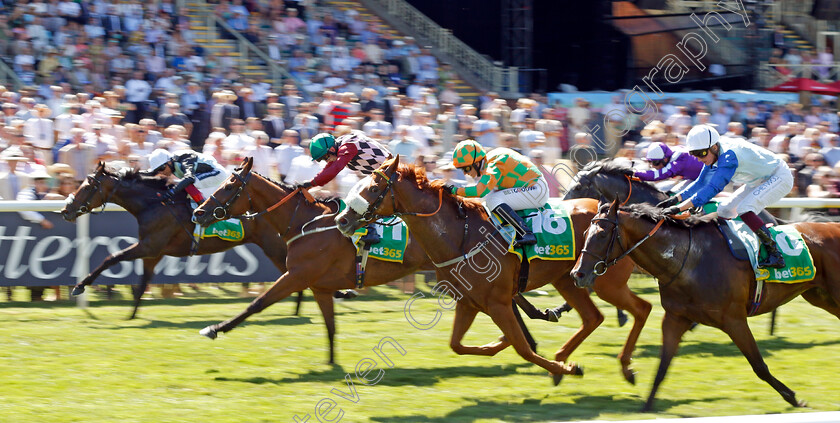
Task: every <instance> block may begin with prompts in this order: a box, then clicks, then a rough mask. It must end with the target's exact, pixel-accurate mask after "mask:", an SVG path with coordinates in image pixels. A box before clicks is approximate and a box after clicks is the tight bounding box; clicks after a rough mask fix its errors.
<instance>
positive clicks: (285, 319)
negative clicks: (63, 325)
mask: <svg viewBox="0 0 840 423" xmlns="http://www.w3.org/2000/svg"><path fill="white" fill-rule="evenodd" d="M135 321H136V322H138V323H141V322H142V324H138V325H132V326H109V327H101V326H95V325H94V326H92V327H93V328H95V329H107V330H122V329H151V328H174V329H203V328H204V327H206V326H208V325H212V324H216V323H219V321H220V320H212V321H211V320H196V321H189V322H167V321H164V320H148V319H147V320H146V321H145V322H144V321H143V319H142V318H139V319H137V320H135ZM308 323H312V318H310V317H302V316H281V317H277V318H273V319H267V320H246V321H245V323H242V324H241V325H240V326H238V328H243V327H246V326H249V325H254V326H275V325H276V326H290V325H302V324H308Z"/></svg>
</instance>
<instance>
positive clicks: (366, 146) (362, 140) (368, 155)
mask: <svg viewBox="0 0 840 423" xmlns="http://www.w3.org/2000/svg"><path fill="white" fill-rule="evenodd" d="M309 153H310V155H312V160H315V161H322V160H323V161H326V162H327V165H326V166H325V167H324V169H323V170H321V172H320V173H318V174H317V175H315V177H314V178H312V180H311V181H308V182H303V183H301V184H298V186H299V187H301V188H303V189H307V188H310V187H319V186H324V185H326V184H327V183H329V182H330V181H332V180H333V179H334V178H335V177H336V175H338V172H341V171H342V170H343V169H344V168H345V167H347V168H348V169H350V170H355V171H358V172H360V173H361V174H363V175H370V174H371V173H373V171H374V170H376V169H378V168H379V167H380V166H382V163H385V160H388V159H390V158H391V152H390V151H388V149H387V148H386V147H385V146H383V145H382V144H380V143H379V142H378V141H376V140H374V139H372V138H370V137H368V136H367V135H365V133H364V132H362V131H351V132H350V133H349V134H346V135H342V136H340V137H338V139H335V137H333V136H332V135H330V134H328V133H321V134H318V135H316V136H314V137H313V138H312V140H311V141H310V143H309ZM367 229H368V231H367V234H366V235H365V236H364V237H363V238H362V239H361V240H362V242H365V243H366V244H375V243H377V242H379V234H378V233H377V232H376V230H375V229H374V227H373V223H371V224H369V225H368V226H367Z"/></svg>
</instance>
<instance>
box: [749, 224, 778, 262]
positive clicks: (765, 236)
mask: <svg viewBox="0 0 840 423" xmlns="http://www.w3.org/2000/svg"><path fill="white" fill-rule="evenodd" d="M755 234H756V235H758V239H759V241H761V244H762V245H764V248H766V249H767V258H766V259H764V260H760V261H759V262H758V267H760V268H762V269H764V268H768V267H773V268H776V269H782V268H784V267H785V258H784V257H782V253H780V252H779V247H778V245H776V241H774V240H773V237H772V236H770V230H769V229H767V228H764V227H763V228H761V230H760V231H758V232H756V233H755Z"/></svg>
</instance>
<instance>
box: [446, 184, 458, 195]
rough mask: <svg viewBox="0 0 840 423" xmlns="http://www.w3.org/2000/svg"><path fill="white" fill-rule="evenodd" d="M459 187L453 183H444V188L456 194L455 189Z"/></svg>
mask: <svg viewBox="0 0 840 423" xmlns="http://www.w3.org/2000/svg"><path fill="white" fill-rule="evenodd" d="M456 189H458V187H456V186H455V185H452V184H443V190H444V191H445V192H448V193H450V194H455V190H456Z"/></svg>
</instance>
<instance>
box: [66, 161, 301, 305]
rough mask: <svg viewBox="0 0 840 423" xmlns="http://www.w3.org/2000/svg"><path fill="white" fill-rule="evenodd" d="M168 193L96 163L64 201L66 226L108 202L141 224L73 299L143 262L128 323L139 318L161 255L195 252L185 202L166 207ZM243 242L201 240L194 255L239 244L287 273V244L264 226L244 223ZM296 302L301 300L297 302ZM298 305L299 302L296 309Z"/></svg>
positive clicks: (162, 183) (158, 184) (160, 182)
mask: <svg viewBox="0 0 840 423" xmlns="http://www.w3.org/2000/svg"><path fill="white" fill-rule="evenodd" d="M165 190H166V180H164V179H159V178H152V177H148V176H144V175H142V174H141V173H139V172H134V171H129V172H122V173H115V172H113V171H110V170H108V169H106V167H105V164H104V163H101V162H100V163H99V165H98V166H97V168H96V171H95V172H93V173H92V174H90V175H89V176H88V177H87V178H86V179H85V181H84V182H83V183H82V185H81V186H79V188H78V189H77V190H76V192H74V193H73V194H72V196H71V197H70V198H68V201H67V204H66V205H65V206H64V208H63V209H62V210H61V216H62V217H64V219H65V220H67V221H68V222H73V221H75V220H76V218H77V217H79V216H81V215H83V214H85V213H89V212H92V211H93V210H94V209H96V208H97V207H100V206H103V205H104V204H105V203H108V202H111V203H114V204H117V205H119V206H121V207H122V208H124V209H126V210H127V211H128V212H129V213H131V214H132V215H133V216H134V217H135V218H136V219H137V223H138V225H139V237H138V238H139V240H138V241H137V242H136V243H134V244H132V245H129V246H128V247H127V248H125V249H123V250H122V251H118V252H116V253H114V254H111V255H109V256H108V257H107V258H105V260H104V261H103V262H102V263H101V264H100V265H99V266H97V267H96V269H94V270H93V271H92V272H90V274H89V275H87V276H86V277H85V278H84V279H83V280H82V281H81V282H79V283H78V284H76V286H75V288H74V289H73V295H79V294H81V293H82V292H84V291H85V287H86V286H88V285H90V284H91V283H93V281H94V280H96V278H97V277H98V276H99V275H100V274H101V273H102V272H104V271H105V270H106V269H108V268H109V267H111V266H113V265H115V264H117V263H120V262H123V261H128V260H135V259H142V260H143V275H142V276H141V278H140V285H139V286H137V287H135V289H134V309H133V310H132V312H131V316H130V317H129V319H133V318H134V317H135V316H136V315H137V309H138V308H139V307H140V298H141V297H142V296H143V293H144V292H145V291H146V287H147V286H148V284H149V281H151V280H152V276H154V271H155V265H157V264H158V262H159V261H160V260H161V259H162V258H163V256H164V255H168V256H174V257H186V256H189V255H191V253H192V249H193V237H192V232H193V227H194V225H193V224H192V222H191V221H190V218H191V213H192V212H191V211H190V206H189V205H188V204H187V201H186V198H185V197H183V196H180V197H178V200H177V201H175V202H174V203H172V204H167V205H164V204H162V203H161V202H160V200H159V199H158V198H157V196H156V195H157V194H159V193H162V192H164V191H165ZM243 225H244V228H243V229H244V230H245V238H244V239H243V240H242V241H240V242H230V241H223V240H221V239H219V238H216V237H212V238H206V239H203V240H201V242H200V243H199V244H198V250H197V251H195V254H199V255H202V254H212V253H217V252H220V251H225V250H228V249H231V248H233V247H235V246H237V245H241V244H246V243H254V244H257V245H258V246H259V247H260V248H262V250H263V251H264V252H265V253H266V255H267V256H268V258H269V259H270V260H271V262H272V263H274V265H275V266H277V268H278V269H280V271H281V272H285V271H286V243H285V242H283V240H282V239H280V236H279V235H278V234H277V233H276V232H275V231H273V230H272V228H271V227H270V226H268V225H267V224H265V223H262V222H248V221H243ZM298 301H300V297H299V298H298ZM299 304H300V303H299V302H298V305H299Z"/></svg>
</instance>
